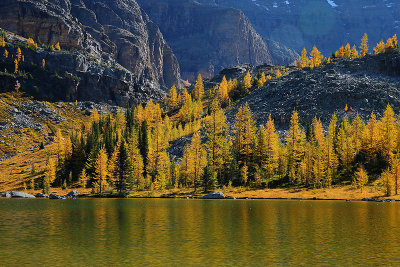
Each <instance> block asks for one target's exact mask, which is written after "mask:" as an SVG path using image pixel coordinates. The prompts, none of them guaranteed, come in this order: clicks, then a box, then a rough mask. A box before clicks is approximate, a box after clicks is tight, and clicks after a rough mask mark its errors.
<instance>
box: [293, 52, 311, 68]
mask: <svg viewBox="0 0 400 267" xmlns="http://www.w3.org/2000/svg"><path fill="white" fill-rule="evenodd" d="M295 64H296V67H297V69H298V70H301V69H302V68H305V67H308V66H309V65H310V59H309V58H308V56H307V50H306V49H305V48H304V49H303V50H302V51H301V57H300V60H299V61H295Z"/></svg>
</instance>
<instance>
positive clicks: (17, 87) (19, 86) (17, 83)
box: [14, 80, 21, 94]
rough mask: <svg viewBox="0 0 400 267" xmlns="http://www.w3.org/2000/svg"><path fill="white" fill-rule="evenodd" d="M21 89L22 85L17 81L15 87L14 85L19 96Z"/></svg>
mask: <svg viewBox="0 0 400 267" xmlns="http://www.w3.org/2000/svg"><path fill="white" fill-rule="evenodd" d="M20 88H21V84H20V83H19V81H18V80H17V81H16V82H15V85H14V89H15V92H17V94H19V89H20Z"/></svg>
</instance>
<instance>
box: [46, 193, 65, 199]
mask: <svg viewBox="0 0 400 267" xmlns="http://www.w3.org/2000/svg"><path fill="white" fill-rule="evenodd" d="M49 199H65V197H64V196H58V195H54V194H50V196H49Z"/></svg>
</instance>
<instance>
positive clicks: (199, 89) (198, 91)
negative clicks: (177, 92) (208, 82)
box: [193, 73, 204, 100]
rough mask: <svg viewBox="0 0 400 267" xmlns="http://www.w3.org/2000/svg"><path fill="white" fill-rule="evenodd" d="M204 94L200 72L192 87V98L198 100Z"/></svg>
mask: <svg viewBox="0 0 400 267" xmlns="http://www.w3.org/2000/svg"><path fill="white" fill-rule="evenodd" d="M203 95H204V84H203V78H202V77H201V74H200V73H199V75H198V76H197V80H196V84H195V85H194V88H193V98H194V99H195V100H200V99H202V97H203Z"/></svg>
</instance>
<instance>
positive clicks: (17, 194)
mask: <svg viewBox="0 0 400 267" xmlns="http://www.w3.org/2000/svg"><path fill="white" fill-rule="evenodd" d="M10 194H11V197H12V198H35V196H34V195H31V194H27V193H24V192H17V191H12V192H11V193H10Z"/></svg>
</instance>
